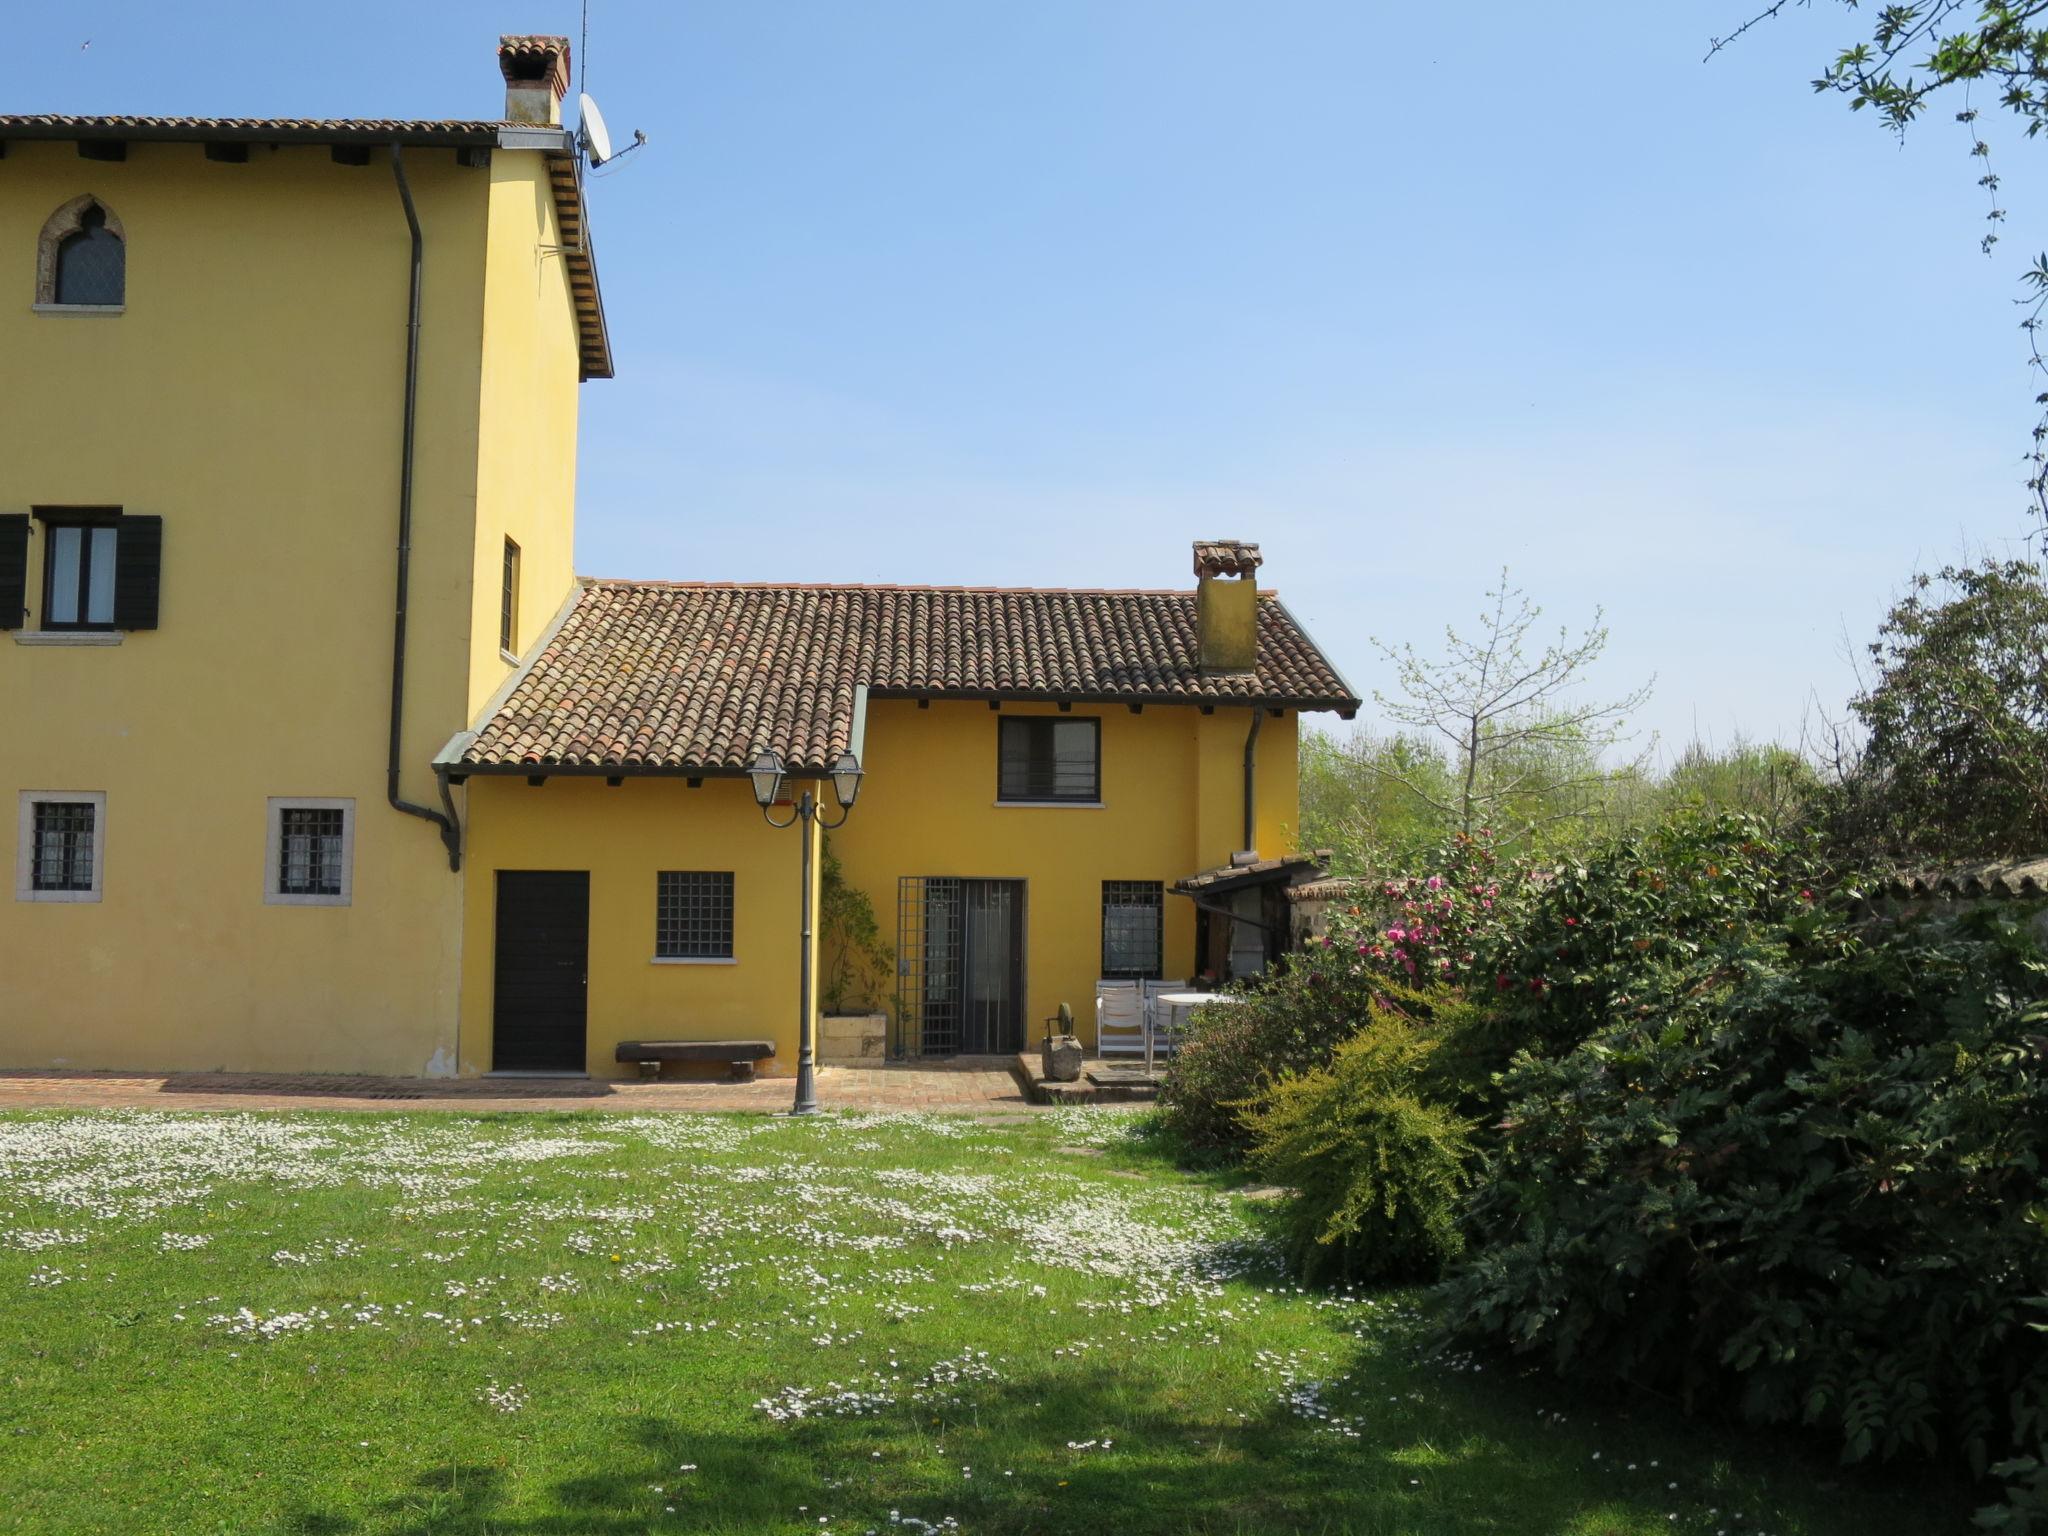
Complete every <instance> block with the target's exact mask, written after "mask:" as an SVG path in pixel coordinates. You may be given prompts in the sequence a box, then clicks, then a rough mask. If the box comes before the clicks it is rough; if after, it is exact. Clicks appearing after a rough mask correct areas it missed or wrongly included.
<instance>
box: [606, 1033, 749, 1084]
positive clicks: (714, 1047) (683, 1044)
mask: <svg viewBox="0 0 2048 1536" xmlns="http://www.w3.org/2000/svg"><path fill="white" fill-rule="evenodd" d="M774 1054H775V1042H774V1041H772V1040H621V1041H620V1042H619V1048H618V1050H617V1051H616V1052H614V1053H613V1056H612V1059H613V1060H614V1061H637V1062H638V1063H639V1064H640V1075H641V1076H642V1077H647V1078H654V1077H659V1076H661V1064H662V1063H663V1062H664V1061H722V1062H725V1063H726V1064H727V1065H728V1066H729V1067H730V1068H731V1081H733V1082H735V1083H751V1082H752V1081H753V1080H754V1064H755V1063H756V1062H761V1061H767V1060H768V1059H770V1058H771V1057H773V1056H774Z"/></svg>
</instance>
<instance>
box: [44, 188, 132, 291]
mask: <svg viewBox="0 0 2048 1536" xmlns="http://www.w3.org/2000/svg"><path fill="white" fill-rule="evenodd" d="M127 291H128V241H127V232H126V231H125V230H123V229H122V228H121V221H120V220H119V219H117V218H115V217H114V215H113V214H112V213H110V212H108V211H107V208H106V205H105V204H103V203H101V202H100V200H99V199H98V198H96V197H93V196H91V195H90V194H87V195H85V196H83V197H74V198H73V199H72V200H71V201H70V202H68V203H66V204H65V205H64V206H63V207H62V208H59V209H58V210H57V211H56V212H55V213H53V214H51V215H50V218H49V222H48V223H46V224H45V225H44V226H43V238H42V244H41V247H40V248H39V249H38V251H37V252H36V302H37V303H38V304H63V305H82V306H87V307H91V308H99V309H111V308H119V307H120V306H121V305H123V304H125V303H126V302H127Z"/></svg>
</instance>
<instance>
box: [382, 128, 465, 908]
mask: <svg viewBox="0 0 2048 1536" xmlns="http://www.w3.org/2000/svg"><path fill="white" fill-rule="evenodd" d="M391 175H392V178H393V179H394V180H395V181H396V182H397V183H398V198H399V201H400V202H401V203H402V204H404V206H405V223H406V228H407V229H409V230H410V231H411V233H412V281H411V285H410V291H409V293H408V295H407V300H406V322H405V446H404V450H403V457H402V458H401V460H400V463H399V472H398V594H397V600H396V605H395V611H394V613H393V616H392V622H391V741H390V753H389V756H388V757H387V759H386V762H385V778H384V798H385V799H387V800H388V801H390V802H391V808H392V809H393V810H395V811H403V812H404V813H405V814H406V815H408V816H417V817H419V818H420V819H421V820H422V821H431V822H432V823H433V824H434V825H435V826H437V827H439V828H440V829H441V841H442V843H443V844H444V845H445V846H446V847H447V849H448V867H449V868H450V869H451V870H459V869H461V868H462V829H461V827H460V826H459V825H458V824H457V822H456V820H455V800H454V797H453V796H452V795H450V794H449V792H448V777H447V775H446V774H445V773H444V774H441V775H440V785H441V803H442V804H443V805H445V806H446V807H447V810H446V811H445V812H442V811H437V810H434V809H433V808H432V807H430V806H424V805H415V804H413V803H412V802H411V801H410V800H407V799H405V798H404V797H403V796H401V795H400V794H399V792H398V764H399V756H400V750H401V736H402V732H403V726H404V722H405V621H406V604H407V601H408V598H409V596H410V593H411V587H412V473H413V440H414V436H415V433H416V426H417V422H418V417H419V388H420V274H421V269H422V267H423V266H424V263H425V250H426V241H425V239H424V237H423V236H422V235H421V234H420V216H419V211H418V210H417V209H416V208H414V207H413V201H412V188H411V186H410V185H409V184H408V183H407V182H406V179H405V155H404V152H403V151H402V150H401V149H400V148H399V146H398V145H396V144H393V145H392V146H391Z"/></svg>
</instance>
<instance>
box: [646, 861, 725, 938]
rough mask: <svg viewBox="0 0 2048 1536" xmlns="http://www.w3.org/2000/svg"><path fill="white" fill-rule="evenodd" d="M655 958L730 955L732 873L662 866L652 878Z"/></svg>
mask: <svg viewBox="0 0 2048 1536" xmlns="http://www.w3.org/2000/svg"><path fill="white" fill-rule="evenodd" d="M655 880H656V886H655V907H654V958H655V959H657V960H730V959H731V958H732V874H731V872H730V871H716V870H675V869H665V870H663V871H662V872H661V873H660V874H659V875H657V876H656V877H655Z"/></svg>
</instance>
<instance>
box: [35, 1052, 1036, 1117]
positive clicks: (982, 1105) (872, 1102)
mask: <svg viewBox="0 0 2048 1536" xmlns="http://www.w3.org/2000/svg"><path fill="white" fill-rule="evenodd" d="M1010 1064H1011V1058H1009V1057H997V1056H979V1057H963V1058H959V1059H957V1060H953V1061H944V1062H917V1063H908V1062H899V1063H892V1064H890V1065H886V1066H884V1065H876V1066H843V1067H820V1068H819V1069H818V1101H819V1103H820V1104H821V1105H823V1106H824V1107H825V1108H826V1109H854V1110H868V1111H877V1112H883V1113H888V1112H895V1113H902V1112H905V1111H913V1110H930V1111H939V1112H943V1113H948V1114H994V1113H1003V1112H1012V1113H1014V1112H1018V1111H1028V1110H1031V1109H1033V1108H1034V1106H1033V1105H1032V1104H1031V1103H1030V1102H1029V1101H1028V1100H1027V1099H1026V1098H1025V1097H1024V1091H1023V1089H1022V1088H1021V1087H1020V1086H1019V1084H1018V1082H1017V1078H1016V1076H1015V1074H1014V1073H1012V1072H1011V1070H1010ZM795 1090H796V1084H795V1082H794V1080H793V1079H791V1078H787V1077H782V1078H763V1079H761V1080H760V1081H758V1082H753V1083H718V1082H710V1083H685V1082H662V1083H643V1082H613V1081H607V1080H602V1079H591V1080H587V1081H586V1080H583V1079H576V1078H547V1079H541V1078H531V1079H520V1078H443V1079H427V1078H416V1077H324V1076H291V1075H287V1074H256V1073H243V1072H173V1073H113V1072H6V1071H0V1110H8V1109H234V1110H244V1109H284V1110H291V1109H362V1110H415V1109H440V1110H455V1111H458V1112H460V1113H462V1114H480V1113H484V1112H486V1111H491V1110H571V1109H576V1110H607V1111H624V1112H627V1113H633V1114H640V1113H644V1112H647V1111H650V1110H707V1109H742V1110H746V1109H750V1110H757V1111H762V1112H766V1113H771V1114H772V1113H775V1112H777V1111H782V1110H787V1109H788V1108H789V1101H790V1097H791V1095H792V1094H793V1093H794V1092H795Z"/></svg>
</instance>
